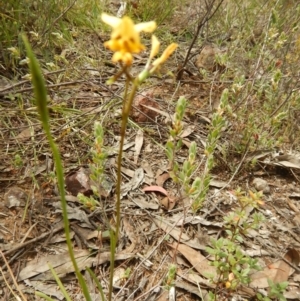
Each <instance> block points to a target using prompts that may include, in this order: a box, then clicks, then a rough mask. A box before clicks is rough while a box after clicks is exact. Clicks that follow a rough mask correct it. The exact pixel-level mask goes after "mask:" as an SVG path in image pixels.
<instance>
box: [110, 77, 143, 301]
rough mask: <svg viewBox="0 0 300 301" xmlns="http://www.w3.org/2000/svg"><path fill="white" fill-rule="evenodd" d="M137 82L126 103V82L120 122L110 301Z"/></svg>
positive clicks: (112, 235)
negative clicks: (124, 157) (124, 162)
mask: <svg viewBox="0 0 300 301" xmlns="http://www.w3.org/2000/svg"><path fill="white" fill-rule="evenodd" d="M138 86H139V81H138V79H136V80H135V81H134V82H133V87H132V90H131V92H130V95H129V97H128V100H127V101H126V98H127V97H126V96H127V87H128V81H127V83H126V89H125V97H124V104H123V110H122V121H121V140H120V147H119V154H118V161H117V165H118V171H117V187H116V191H117V203H116V214H117V217H116V229H115V231H112V230H111V262H110V279H109V293H108V300H109V301H110V300H111V298H112V290H113V273H114V266H115V254H116V245H117V242H118V236H119V230H120V223H121V182H122V178H121V165H122V155H123V146H124V141H125V135H126V128H127V123H128V117H129V113H130V109H131V106H132V102H133V99H134V96H135V93H136V91H137V89H138Z"/></svg>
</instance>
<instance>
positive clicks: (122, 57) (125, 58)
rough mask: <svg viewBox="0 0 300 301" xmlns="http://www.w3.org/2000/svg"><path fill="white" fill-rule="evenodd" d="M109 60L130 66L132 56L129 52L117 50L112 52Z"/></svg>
mask: <svg viewBox="0 0 300 301" xmlns="http://www.w3.org/2000/svg"><path fill="white" fill-rule="evenodd" d="M111 60H112V61H113V62H115V63H117V62H123V63H124V65H126V66H130V65H131V64H132V60H133V57H132V54H131V53H130V52H121V51H117V52H115V53H114V55H113V57H112V59H111Z"/></svg>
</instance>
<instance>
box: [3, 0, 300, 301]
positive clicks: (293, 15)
mask: <svg viewBox="0 0 300 301" xmlns="http://www.w3.org/2000/svg"><path fill="white" fill-rule="evenodd" d="M21 2H22V1H21ZM3 6H4V8H3ZM119 8H120V3H119V2H118V1H105V2H104V1H102V2H101V1H97V2H96V1H95V2H94V1H85V0H78V1H66V0H65V1H60V2H59V4H57V3H56V1H52V0H51V1H36V2H31V1H23V3H18V4H16V3H15V1H8V2H7V3H6V4H2V12H1V15H0V20H1V21H0V22H1V30H0V34H1V35H0V43H1V44H0V45H1V54H0V55H1V61H0V62H1V63H0V73H1V78H0V80H1V81H0V116H1V118H0V128H1V131H0V133H1V148H0V158H1V163H0V185H1V186H0V187H1V190H0V200H1V202H0V206H1V210H0V249H1V256H0V257H1V258H0V261H1V267H0V268H1V270H0V271H1V275H0V277H1V282H0V283H1V286H0V296H1V300H40V298H39V297H37V296H35V295H34V292H35V291H40V292H44V293H45V294H46V295H48V296H51V297H52V299H53V300H63V299H64V296H63V294H62V291H61V290H60V289H58V286H57V283H56V282H55V281H54V279H53V276H52V274H51V273H50V272H49V266H48V265H47V262H50V263H51V264H52V266H53V267H54V269H55V270H56V272H57V274H58V276H59V277H60V279H61V281H62V283H63V285H64V286H65V288H66V290H67V291H68V293H69V295H70V297H71V300H83V299H84V298H83V295H82V293H81V291H80V289H79V286H78V283H77V280H76V278H75V276H74V273H73V272H74V270H73V267H72V265H71V264H70V260H69V256H68V253H67V251H66V250H67V248H66V243H65V238H64V233H63V230H62V223H61V221H62V216H61V207H60V202H59V201H60V198H59V197H58V192H57V184H56V178H55V170H54V168H53V158H52V154H51V150H50V148H49V145H48V142H47V140H46V139H45V135H44V133H43V131H42V127H41V123H40V120H39V115H38V112H37V109H36V105H35V104H36V101H35V99H34V97H33V93H32V85H31V82H30V78H29V69H28V65H27V61H26V56H25V51H24V45H23V43H22V40H21V38H20V33H21V32H25V33H26V34H27V36H28V37H29V40H30V42H31V45H32V47H33V49H34V52H35V54H36V56H37V58H38V59H39V63H40V65H41V67H42V71H43V74H44V77H45V80H46V84H47V90H48V94H49V103H48V108H49V112H50V115H51V130H52V134H53V136H54V137H55V142H56V143H57V145H58V147H59V150H60V153H61V156H62V159H63V164H64V171H65V179H66V191H67V192H68V196H67V201H68V213H69V220H70V222H71V223H70V225H71V226H70V227H71V231H72V242H73V246H74V251H75V255H76V258H77V260H78V264H79V265H80V268H81V270H82V274H83V275H84V277H85V279H86V281H87V284H88V288H89V291H90V293H91V296H92V298H93V300H101V296H100V294H99V291H98V289H97V288H96V285H95V282H94V281H93V280H92V279H91V277H90V274H89V273H87V272H86V270H85V269H86V268H85V267H86V266H88V267H91V268H92V270H93V271H94V273H95V274H96V276H97V278H98V280H99V281H100V283H101V284H102V287H103V290H104V295H106V294H107V292H108V279H109V266H110V263H109V258H110V256H109V255H110V248H109V245H110V241H109V234H108V231H109V229H110V227H114V225H115V219H116V212H115V200H116V195H115V193H116V192H115V183H116V169H117V166H116V156H117V151H118V144H119V141H120V119H121V116H120V115H121V107H122V97H123V92H124V78H120V79H119V80H118V81H116V82H114V83H113V84H111V85H108V84H107V83H106V82H107V80H108V79H109V78H111V76H113V75H114V74H116V73H117V72H118V70H119V66H117V65H114V64H112V63H111V61H110V59H111V56H112V53H110V52H109V51H108V50H106V49H105V48H104V47H103V42H104V41H106V40H108V39H109V31H108V28H106V27H105V26H104V25H103V24H102V23H101V20H100V14H101V12H102V11H106V12H107V13H110V14H114V15H116V14H117V12H118V10H119ZM125 13H126V14H127V15H130V16H131V17H132V18H133V19H134V20H135V21H136V22H140V21H149V20H156V21H157V22H158V25H159V28H158V30H157V32H156V34H157V35H158V36H159V38H160V39H161V40H162V41H163V44H166V45H167V44H169V43H170V42H177V43H178V44H179V48H178V50H177V51H176V53H175V54H174V55H173V56H172V58H171V59H170V60H169V61H168V62H167V64H165V65H164V67H163V68H162V69H161V70H160V73H159V74H157V75H156V76H153V77H151V79H149V80H148V81H147V82H146V83H145V84H143V86H142V87H141V88H140V90H139V92H138V95H137V97H136V99H135V101H134V107H133V110H132V114H131V119H130V122H129V126H128V129H127V132H126V142H125V148H124V154H123V161H122V175H123V178H122V202H121V216H122V219H121V225H122V227H121V231H120V235H119V241H118V243H117V252H116V264H115V272H114V278H113V285H114V289H113V300H175V297H174V296H176V298H177V299H176V300H202V299H203V300H285V299H289V300H293V299H294V300H299V298H300V288H299V285H300V273H299V251H300V236H299V223H300V214H299V210H300V205H299V198H300V189H299V172H298V171H299V169H300V161H299V155H298V154H299V137H300V135H299V116H300V114H299V113H300V97H299V87H300V84H299V67H300V63H299V59H300V28H299V24H300V22H299V18H300V5H299V4H298V2H297V1H292V0H289V1H288V0H276V1H275V0H263V1H262V0H259V1H256V0H249V1H242V0H235V1H213V0H207V1H200V0H198V1H188V0H186V1H177V0H168V1H156V0H155V1H147V0H140V1H136V2H132V3H128V5H127V7H126V10H125ZM142 39H143V42H144V43H145V44H146V45H147V50H146V51H145V52H144V53H141V54H139V55H136V56H135V60H134V65H133V67H132V74H134V75H136V74H138V72H139V71H140V70H142V68H143V66H144V64H145V63H146V60H147V57H148V52H149V47H150V42H149V41H150V39H149V36H147V35H144V36H143V37H142ZM224 91H225V92H224ZM183 95H184V96H185V98H186V99H187V108H186V112H185V115H184V118H183V121H182V124H183V129H182V132H181V133H180V135H179V136H180V137H177V138H178V139H182V145H181V147H180V148H179V149H178V150H177V151H176V154H175V157H174V161H175V162H176V163H177V164H178V166H179V170H181V167H182V165H183V164H184V162H186V161H188V160H189V147H190V146H191V143H192V142H193V141H194V142H195V143H196V146H197V151H196V157H195V158H194V160H193V166H194V167H195V168H194V169H193V173H192V174H191V175H190V178H189V181H190V182H188V183H185V184H186V185H190V184H191V183H192V181H193V179H195V178H196V177H199V178H200V180H201V181H202V182H201V183H204V181H207V180H208V182H209V189H208V190H206V189H205V188H206V186H205V185H202V187H204V188H203V189H204V197H203V199H202V201H201V202H200V203H199V204H197V206H194V207H193V206H192V205H193V204H192V203H191V202H192V201H191V198H188V197H187V196H186V195H185V194H184V191H183V190H184V189H183V188H184V187H183V186H184V185H183V181H182V180H180V179H179V180H178V181H175V180H174V179H175V177H174V175H173V176H172V171H173V172H174V170H172V165H171V164H170V162H169V160H168V157H167V155H166V149H165V146H166V143H167V141H168V140H169V139H170V128H172V120H174V119H172V117H173V116H174V113H175V111H176V103H177V100H178V99H179V97H180V96H183ZM220 100H222V102H221V107H220ZM151 108H154V109H155V110H153V109H151ZM216 113H218V114H219V116H221V117H222V124H221V125H222V126H221V128H220V129H219V132H218V133H217V136H216V137H217V139H216V141H215V142H216V143H215V145H214V146H213V149H212V153H213V156H212V159H213V168H207V147H208V144H209V142H208V139H209V137H211V136H210V135H212V133H214V127H215V124H214V123H213V120H214V118H215V116H216V115H214V114H216ZM96 121H98V122H99V123H100V124H101V125H102V128H103V129H104V137H103V146H102V149H101V152H102V153H104V154H105V155H106V159H105V163H104V165H103V167H104V168H103V171H102V183H101V184H102V185H99V183H98V185H99V186H98V188H99V190H100V188H101V192H100V193H98V195H97V196H95V195H94V196H93V192H92V188H91V182H90V180H89V172H90V170H91V168H93V166H94V167H95V164H96V163H95V162H94V161H93V159H95V158H94V157H93V150H95V137H94V123H95V122H96ZM173 163H174V162H173ZM173 166H174V165H173ZM97 168H100V169H101V166H100V167H99V166H98V167H97ZM173 169H174V168H173ZM103 175H104V176H103ZM96 182H97V181H96ZM78 193H83V194H85V195H86V196H88V197H90V196H93V199H90V202H89V201H87V200H88V199H85V200H82V199H81V200H80V198H78ZM255 260H256V261H255ZM249 267H250V268H249ZM259 268H260V269H261V271H258V269H259ZM21 293H22V294H21ZM18 298H19V299H18Z"/></svg>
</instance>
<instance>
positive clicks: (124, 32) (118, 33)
mask: <svg viewBox="0 0 300 301" xmlns="http://www.w3.org/2000/svg"><path fill="white" fill-rule="evenodd" d="M101 18H102V21H103V22H104V23H106V24H108V25H109V26H111V27H112V29H113V31H112V33H111V36H110V40H109V41H107V42H105V43H104V46H105V47H107V48H109V49H110V50H112V51H114V52H115V54H114V56H113V58H112V60H113V61H114V62H118V61H121V62H123V63H124V64H125V65H127V66H128V65H131V64H132V53H139V52H141V51H142V50H144V49H145V46H144V45H143V44H142V43H141V41H140V35H139V34H140V32H142V31H144V32H153V31H154V30H155V29H156V23H155V22H154V21H151V22H144V23H139V24H134V23H133V21H132V20H131V19H130V18H129V17H127V16H125V17H123V18H122V19H120V18H117V17H114V16H109V15H107V14H102V15H101Z"/></svg>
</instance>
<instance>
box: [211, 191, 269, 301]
mask: <svg viewBox="0 0 300 301" xmlns="http://www.w3.org/2000/svg"><path fill="white" fill-rule="evenodd" d="M234 195H235V197H236V199H237V202H238V208H237V209H235V210H234V211H233V212H231V213H229V214H228V215H227V216H225V217H224V225H225V233H226V237H225V238H223V237H221V238H219V239H217V240H214V239H212V240H211V246H210V247H207V248H206V251H207V252H208V253H209V254H210V255H212V256H213V258H214V259H213V262H212V265H213V266H215V267H216V269H217V280H214V281H215V282H216V290H215V292H214V293H213V299H212V300H217V296H218V294H219V293H220V292H221V291H222V290H223V289H224V288H225V289H226V290H227V291H229V292H233V291H235V290H236V289H237V288H238V287H239V286H240V285H243V284H245V285H247V284H249V283H250V272H251V271H253V270H261V267H260V266H259V264H258V262H257V260H256V259H253V258H251V257H250V256H247V255H244V253H243V252H242V249H241V247H240V244H241V243H243V234H246V233H247V231H248V230H249V229H257V228H258V227H259V225H261V223H262V222H264V220H265V219H264V216H263V215H262V214H261V213H256V212H255V213H254V214H253V215H252V216H251V218H250V217H248V216H247V209H248V208H257V207H258V205H263V201H262V200H261V198H262V193H261V192H256V193H253V192H251V191H249V193H248V195H246V194H245V193H244V192H242V191H241V190H240V189H237V190H236V191H234Z"/></svg>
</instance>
